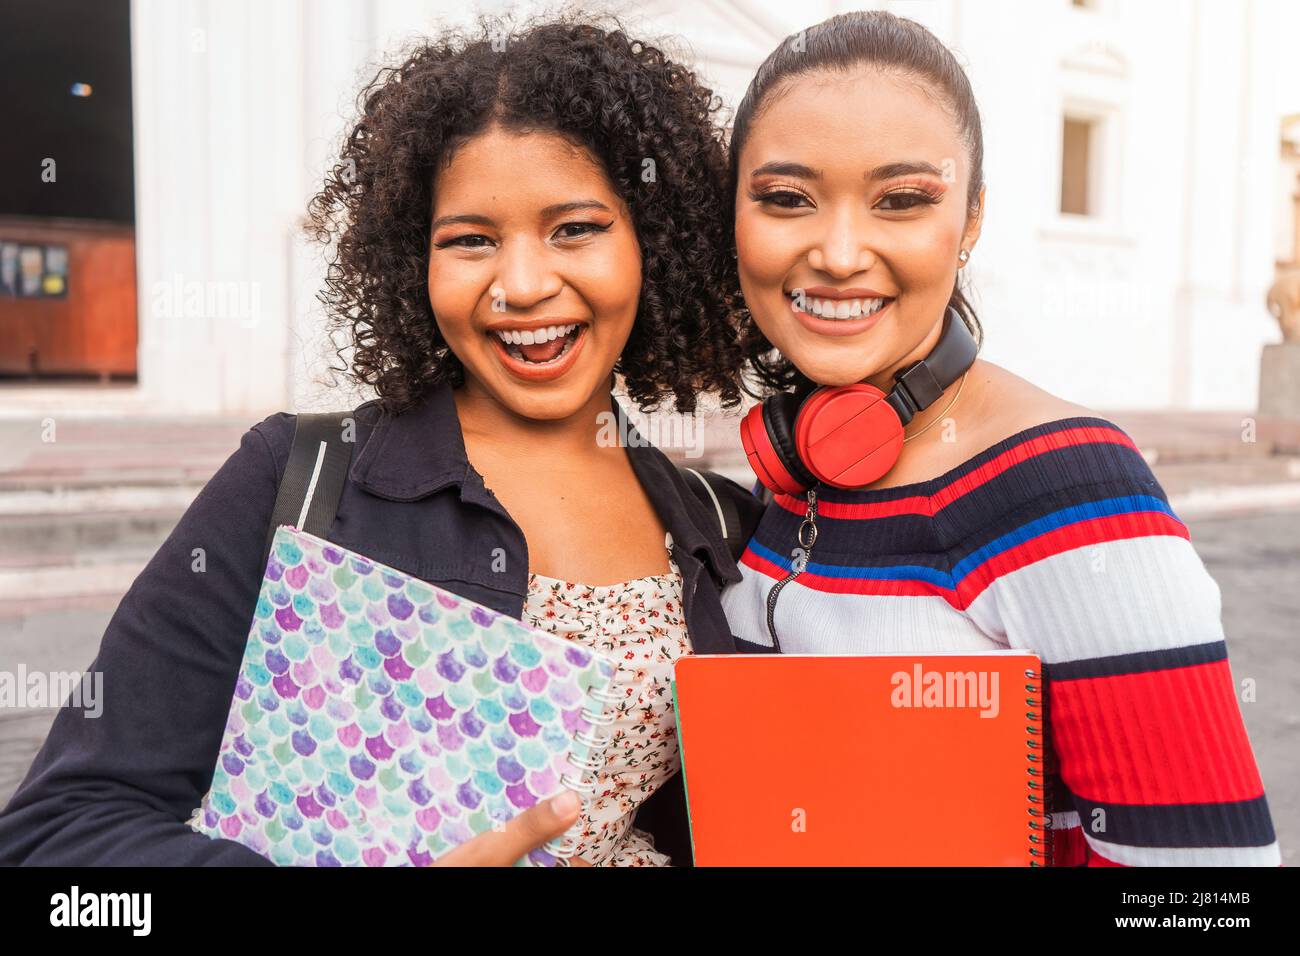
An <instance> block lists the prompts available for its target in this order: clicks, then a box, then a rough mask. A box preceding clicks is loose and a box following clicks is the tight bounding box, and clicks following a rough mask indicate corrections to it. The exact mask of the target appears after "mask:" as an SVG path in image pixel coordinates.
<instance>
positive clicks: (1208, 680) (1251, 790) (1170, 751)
mask: <svg viewBox="0 0 1300 956" xmlns="http://www.w3.org/2000/svg"><path fill="white" fill-rule="evenodd" d="M1234 690H1235V687H1234V684H1233V681H1232V671H1231V670H1230V669H1229V667H1228V662H1227V661H1226V660H1219V661H1211V662H1209V663H1206V664H1192V665H1189V666H1186V667H1170V668H1165V669H1163V670H1155V671H1143V672H1140V673H1136V674H1114V675H1109V676H1105V677H1089V678H1080V679H1078V680H1063V681H1053V682H1052V683H1051V685H1050V687H1049V689H1048V700H1049V701H1050V703H1049V705H1048V717H1049V720H1050V722H1051V728H1050V735H1051V737H1052V742H1053V746H1054V747H1055V748H1056V753H1057V756H1058V757H1059V759H1060V767H1061V779H1062V780H1063V781H1064V783H1065V785H1066V787H1068V788H1069V790H1070V792H1071V793H1074V794H1076V795H1078V796H1079V797H1081V798H1083V799H1085V800H1091V801H1095V802H1097V803H1126V804H1138V805H1142V806H1157V805H1162V804H1179V803H1227V802H1235V801H1239V800H1254V799H1257V798H1258V797H1260V796H1262V795H1263V793H1264V783H1263V781H1262V780H1261V779H1260V776H1259V770H1258V769H1257V768H1256V766H1255V756H1254V754H1253V752H1252V751H1251V748H1250V740H1249V739H1248V737H1247V736H1246V728H1245V725H1244V724H1243V722H1242V719H1241V708H1240V707H1239V706H1238V704H1237V698H1236V695H1235V693H1234ZM1191 845H1193V846H1195V845H1196V844H1195V843H1192V844H1191Z"/></svg>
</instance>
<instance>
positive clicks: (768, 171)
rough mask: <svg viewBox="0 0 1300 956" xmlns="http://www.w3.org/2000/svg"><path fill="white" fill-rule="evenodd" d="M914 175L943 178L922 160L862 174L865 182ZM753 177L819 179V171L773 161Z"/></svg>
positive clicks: (937, 168)
mask: <svg viewBox="0 0 1300 956" xmlns="http://www.w3.org/2000/svg"><path fill="white" fill-rule="evenodd" d="M916 173H929V174H930V175H932V176H943V171H942V170H941V169H939V167H938V166H935V165H934V164H933V163H927V162H924V161H922V160H908V161H905V162H899V163H885V164H884V165H883V166H877V167H876V168H875V169H872V170H869V171H868V172H867V173H865V174H864V178H865V179H867V180H872V179H893V178H894V177H896V176H911V175H914V174H916ZM750 175H753V176H767V175H774V176H797V177H799V178H800V179H821V178H822V173H821V170H820V169H813V168H812V167H811V166H805V165H804V164H803V163H791V162H783V161H780V160H775V161H773V162H770V163H764V164H763V165H762V166H759V167H758V168H757V169H755V170H754V171H753V173H751V174H750Z"/></svg>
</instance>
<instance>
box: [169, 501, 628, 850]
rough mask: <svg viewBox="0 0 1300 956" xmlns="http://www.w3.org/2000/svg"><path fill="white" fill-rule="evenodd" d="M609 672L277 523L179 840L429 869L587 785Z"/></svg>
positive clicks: (600, 661)
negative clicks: (217, 728) (209, 762)
mask: <svg viewBox="0 0 1300 956" xmlns="http://www.w3.org/2000/svg"><path fill="white" fill-rule="evenodd" d="M616 668H617V665H616V663H615V662H614V661H612V660H610V659H609V658H608V657H606V656H604V655H601V654H599V653H597V652H595V651H592V650H591V649H589V648H586V647H582V646H580V645H577V644H574V643H572V642H570V641H567V640H565V639H564V638H561V637H557V636H555V635H553V634H549V633H546V632H543V631H539V630H537V629H535V628H531V627H529V626H527V625H525V624H523V623H521V622H520V621H518V620H515V619H514V618H511V617H508V616H506V615H503V614H499V613H497V612H496V611H493V610H490V609H488V608H485V607H483V606H481V605H479V604H477V603H475V602H473V601H470V600H469V599H467V598H464V597H461V596H459V595H456V594H452V593H451V592H448V591H444V590H442V589H440V588H438V587H435V586H434V585H431V584H428V583H427V582H424V581H421V580H419V579H418V578H415V577H412V576H411V575H409V574H405V573H403V572H401V571H397V570H395V569H393V568H390V567H387V566H385V565H382V564H379V563H377V562H373V561H371V560H370V559H368V558H366V557H364V556H362V555H359V554H357V553H355V552H353V551H349V550H348V549H346V548H342V547H339V546H338V545H335V544H332V543H330V542H328V541H324V540H322V539H321V538H318V537H315V536H314V535H311V534H308V533H306V532H302V531H298V530H297V529H295V528H293V527H291V526H289V525H282V526H281V527H280V528H279V529H278V530H277V531H276V534H275V538H274V543H273V547H272V551H271V555H270V557H269V559H268V561H267V568H266V574H265V577H264V578H263V580H262V587H261V591H260V594H259V596H258V601H257V608H256V611H255V613H254V616H253V621H252V625H251V627H250V629H249V634H248V643H247V646H246V649H245V653H244V658H243V663H242V664H241V666H240V671H239V677H238V680H237V683H236V685H235V693H234V697H233V699H232V701H231V709H230V714H229V717H228V720H227V724H226V729H225V734H224V736H223V738H222V741H221V749H220V752H219V755H218V758H217V763H216V768H215V770H214V773H213V778H212V785H211V788H210V790H209V791H208V793H207V794H206V795H205V796H204V798H203V801H202V804H201V805H200V806H199V807H198V808H197V809H196V811H195V814H194V816H193V817H192V818H191V820H190V825H191V827H193V828H194V829H196V830H198V831H199V832H201V833H206V834H207V835H208V836H211V837H213V838H225V839H230V840H236V841H238V842H240V843H242V844H243V845H245V846H248V847H250V848H251V849H253V850H256V851H257V852H258V853H261V854H262V855H263V856H266V857H268V858H269V859H271V860H272V861H273V862H275V863H277V864H279V865H282V866H411V865H425V864H428V863H430V862H432V861H433V860H434V859H435V858H437V857H438V856H440V855H442V854H443V853H444V852H446V851H447V850H449V849H451V848H453V847H455V846H457V845H459V844H460V843H463V842H464V841H465V840H468V839H470V838H471V837H473V836H475V835H477V834H479V833H483V832H484V831H486V830H490V829H492V827H493V823H494V821H501V822H505V821H506V820H509V819H510V818H511V817H513V816H514V815H515V814H517V813H519V812H520V811H522V810H524V809H527V808H528V807H530V806H532V805H533V804H535V803H537V802H538V801H540V800H543V799H545V798H547V797H550V796H553V795H555V794H556V793H558V792H559V791H560V790H561V788H562V785H561V782H560V776H561V774H563V773H566V772H567V773H568V776H569V779H570V780H575V779H581V778H582V776H583V775H582V772H581V771H580V770H577V769H575V768H574V767H573V766H571V764H570V755H572V759H573V760H576V761H579V762H580V761H581V760H583V759H585V758H586V757H587V756H588V755H589V754H590V751H591V748H589V747H587V746H585V745H584V744H582V743H581V742H579V741H576V740H575V739H574V735H575V734H576V733H577V732H579V731H584V730H585V731H586V735H591V734H592V733H593V729H594V728H593V726H592V723H591V722H590V721H588V720H586V719H585V718H584V717H583V716H582V710H583V709H584V707H586V708H588V709H589V711H590V712H592V713H599V712H600V711H601V710H602V705H601V704H599V703H597V702H595V701H594V700H593V699H592V698H590V697H589V696H588V694H589V693H590V692H591V691H593V690H594V691H595V692H597V693H607V692H608V689H609V686H610V684H611V682H612V681H613V678H614V674H615V671H616ZM561 845H564V844H561ZM556 863H557V860H556V858H555V857H554V856H552V855H551V854H550V853H547V852H546V851H545V850H544V849H539V850H534V851H533V852H532V853H531V854H529V856H528V857H526V858H525V859H523V860H521V861H519V863H518V864H516V865H521V866H529V865H535V866H552V865H555V864H556Z"/></svg>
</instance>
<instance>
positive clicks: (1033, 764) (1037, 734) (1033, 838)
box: [1024, 668, 1055, 866]
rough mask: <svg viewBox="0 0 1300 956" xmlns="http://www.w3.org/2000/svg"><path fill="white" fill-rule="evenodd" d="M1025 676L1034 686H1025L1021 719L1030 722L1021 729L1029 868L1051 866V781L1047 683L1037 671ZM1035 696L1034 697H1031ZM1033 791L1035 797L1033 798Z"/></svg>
mask: <svg viewBox="0 0 1300 956" xmlns="http://www.w3.org/2000/svg"><path fill="white" fill-rule="evenodd" d="M1024 673H1025V677H1027V678H1028V679H1029V680H1030V681H1036V682H1037V683H1027V684H1025V685H1024V686H1025V690H1026V692H1027V693H1028V694H1030V695H1031V696H1028V697H1026V698H1025V706H1026V707H1027V708H1028V709H1027V710H1026V711H1025V719H1026V720H1028V721H1030V723H1029V725H1028V726H1027V727H1026V728H1025V732H1026V733H1027V734H1028V735H1029V737H1028V739H1027V740H1026V741H1025V745H1026V747H1027V748H1028V751H1029V752H1028V753H1027V754H1026V757H1027V758H1028V760H1029V764H1030V766H1029V767H1028V773H1029V791H1030V793H1029V830H1030V833H1029V843H1030V847H1029V856H1030V861H1029V865H1030V866H1051V865H1052V859H1053V853H1054V851H1055V847H1054V845H1053V844H1054V843H1055V840H1054V839H1053V836H1052V780H1051V775H1050V774H1049V772H1048V770H1047V746H1046V742H1047V736H1046V729H1047V721H1046V718H1045V716H1044V715H1045V713H1046V710H1047V707H1046V700H1047V680H1046V678H1045V677H1044V675H1043V672H1042V671H1041V670H1037V671H1034V670H1029V669H1028V668H1026V670H1025V672H1024ZM1035 694H1037V695H1038V696H1036V697H1035V696H1032V695H1035ZM1035 792H1037V794H1038V795H1037V796H1035Z"/></svg>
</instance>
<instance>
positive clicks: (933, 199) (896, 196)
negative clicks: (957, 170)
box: [880, 190, 939, 212]
mask: <svg viewBox="0 0 1300 956" xmlns="http://www.w3.org/2000/svg"><path fill="white" fill-rule="evenodd" d="M880 201H881V202H882V203H887V202H897V203H901V204H902V205H898V206H894V207H893V208H889V207H885V206H882V207H881V208H883V209H885V210H886V211H887V212H906V211H907V210H908V209H915V208H916V207H917V206H921V205H933V204H934V203H937V202H938V201H939V197H938V196H934V195H932V194H930V193H925V192H917V191H915V190H905V191H903V192H896V193H890V194H889V195H887V196H885V197H884V198H883V199H881V200H880Z"/></svg>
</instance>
